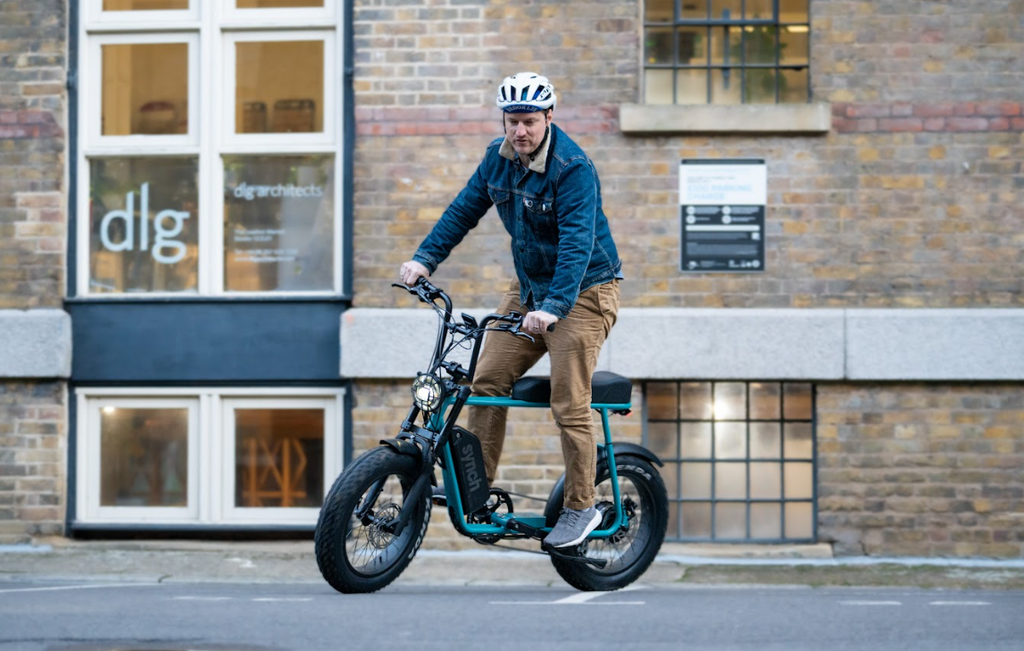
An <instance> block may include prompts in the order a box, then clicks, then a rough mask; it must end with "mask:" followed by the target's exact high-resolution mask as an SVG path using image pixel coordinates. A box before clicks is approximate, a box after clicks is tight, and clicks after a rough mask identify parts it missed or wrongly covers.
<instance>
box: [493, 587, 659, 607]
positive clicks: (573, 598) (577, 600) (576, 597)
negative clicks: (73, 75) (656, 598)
mask: <svg viewBox="0 0 1024 651" xmlns="http://www.w3.org/2000/svg"><path fill="white" fill-rule="evenodd" d="M640 589H642V586H629V587H627V588H623V589H622V590H619V592H631V591H633V590H640ZM606 594H610V593H608V592H578V593H576V594H571V595H569V596H568V597H562V598H561V599H556V600H555V601H492V602H490V603H491V605H492V606H643V605H645V604H646V603H647V602H645V601H594V599H597V598H598V597H603V596H604V595H606Z"/></svg>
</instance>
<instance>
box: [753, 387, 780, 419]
mask: <svg viewBox="0 0 1024 651" xmlns="http://www.w3.org/2000/svg"><path fill="white" fill-rule="evenodd" d="M781 395H782V390H781V388H780V387H779V384H778V383H777V382H751V384H750V417H751V418H752V419H757V420H777V419H778V418H779V417H780V415H781V414H782V412H781V410H780V408H779V396H781Z"/></svg>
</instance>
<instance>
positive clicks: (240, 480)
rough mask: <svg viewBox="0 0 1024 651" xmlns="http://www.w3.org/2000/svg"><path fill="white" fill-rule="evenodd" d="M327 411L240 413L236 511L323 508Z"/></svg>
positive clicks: (248, 411)
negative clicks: (237, 508)
mask: <svg viewBox="0 0 1024 651" xmlns="http://www.w3.org/2000/svg"><path fill="white" fill-rule="evenodd" d="M323 468H324V412H323V410H322V409H236V410H235V506H243V507H261V506H277V507H285V508H287V507H295V506H306V507H310V506H312V507H316V506H320V505H321V503H322V501H323V493H324V490H323V488H324V473H323Z"/></svg>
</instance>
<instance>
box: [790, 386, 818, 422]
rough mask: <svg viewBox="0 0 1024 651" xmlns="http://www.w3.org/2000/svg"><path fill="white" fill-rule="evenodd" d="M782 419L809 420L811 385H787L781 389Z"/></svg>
mask: <svg viewBox="0 0 1024 651" xmlns="http://www.w3.org/2000/svg"><path fill="white" fill-rule="evenodd" d="M783 402H784V404H785V407H784V409H783V411H784V417H785V418H787V419H794V420H796V419H801V420H810V419H811V416H812V414H811V385H810V384H793V383H787V384H786V385H785V387H784V389H783Z"/></svg>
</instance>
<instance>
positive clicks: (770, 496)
mask: <svg viewBox="0 0 1024 651" xmlns="http://www.w3.org/2000/svg"><path fill="white" fill-rule="evenodd" d="M750 497H751V499H755V500H777V499H780V498H781V497H782V471H781V468H779V464H777V463H751V464H750Z"/></svg>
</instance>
